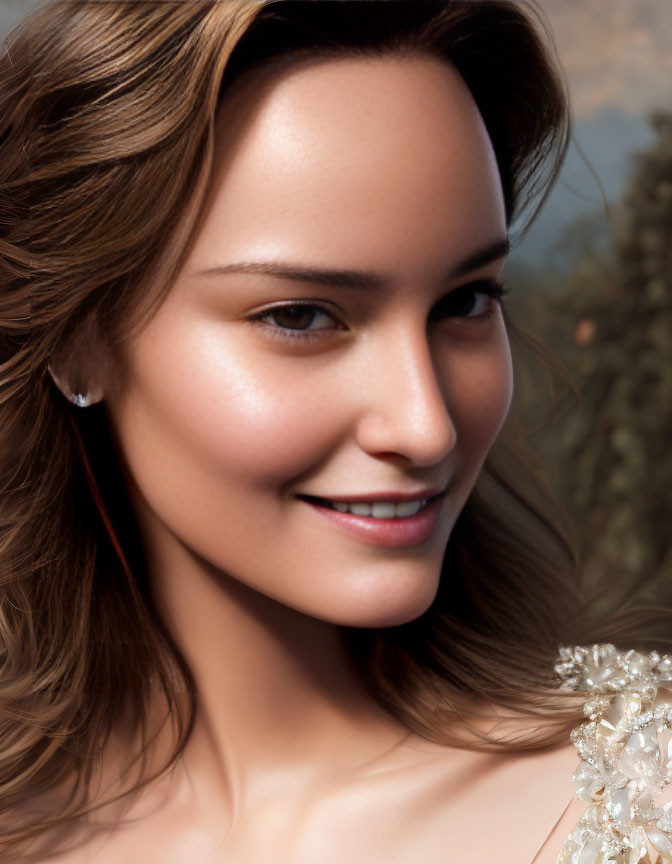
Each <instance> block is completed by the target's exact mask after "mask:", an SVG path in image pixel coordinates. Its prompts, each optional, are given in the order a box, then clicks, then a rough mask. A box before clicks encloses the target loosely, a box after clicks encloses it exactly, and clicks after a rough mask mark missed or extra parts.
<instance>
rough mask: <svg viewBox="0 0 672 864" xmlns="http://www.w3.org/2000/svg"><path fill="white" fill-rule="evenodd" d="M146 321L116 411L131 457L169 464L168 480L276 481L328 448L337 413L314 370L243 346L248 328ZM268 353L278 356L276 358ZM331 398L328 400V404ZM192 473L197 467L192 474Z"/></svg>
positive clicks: (142, 464)
mask: <svg viewBox="0 0 672 864" xmlns="http://www.w3.org/2000/svg"><path fill="white" fill-rule="evenodd" d="M185 331H186V328H181V329H180V332H179V338H178V333H177V331H175V332H173V330H172V328H167V327H165V325H164V326H162V327H160V328H159V327H157V328H156V330H155V331H152V330H148V331H146V332H145V333H144V334H143V337H142V339H141V340H140V341H139V343H138V344H137V345H136V348H135V350H134V353H133V356H132V358H131V370H132V375H131V382H130V387H129V390H128V392H127V394H126V395H125V397H124V399H123V401H122V403H121V405H120V410H119V411H118V416H119V418H120V419H119V423H120V426H121V433H122V440H124V441H125V449H126V450H127V451H128V452H127V459H128V460H129V462H133V461H135V462H137V470H138V471H139V472H142V471H144V470H146V466H148V465H152V466H154V469H155V470H156V469H159V470H160V469H161V467H164V468H167V467H168V466H169V467H170V472H171V474H172V477H173V484H174V486H177V485H178V482H179V475H180V474H182V479H183V485H186V484H187V483H189V478H190V477H192V478H193V482H201V481H203V480H204V479H205V478H207V479H209V480H210V481H212V480H213V479H215V478H217V479H218V480H219V482H227V481H228V482H230V481H232V480H234V479H237V480H240V482H244V483H245V484H246V485H249V486H250V487H254V486H259V487H263V486H268V485H278V484H282V483H283V482H285V481H287V480H288V479H290V478H292V477H294V476H296V475H298V474H300V473H302V472H303V471H306V470H307V469H308V468H309V467H310V466H311V465H312V464H314V461H315V460H316V459H317V458H319V457H320V456H322V455H323V454H324V452H325V448H328V447H329V445H330V442H331V439H332V438H333V436H334V433H336V434H338V427H339V424H338V421H337V418H336V417H335V416H334V408H333V403H331V402H330V401H329V400H324V399H322V400H318V399H317V398H316V393H319V392H320V390H323V389H324V382H322V387H321V388H320V387H319V386H318V385H319V382H318V381H316V380H315V378H316V377H317V376H316V373H315V372H314V371H313V372H311V371H303V372H302V374H300V375H299V374H296V370H292V368H290V367H288V364H287V363H286V361H285V362H284V363H283V362H278V358H277V357H273V356H272V355H270V354H269V353H268V352H267V353H266V354H264V353H263V352H259V351H254V350H250V348H251V346H252V345H253V340H250V338H249V336H247V337H246V338H243V339H240V340H237V339H235V338H227V339H226V340H225V339H223V338H222V336H221V333H218V332H216V331H214V332H213V330H212V328H211V327H207V328H206V327H203V328H200V327H194V328H193V329H192V330H191V331H186V332H185ZM274 361H275V362H274ZM330 406H331V407H330ZM194 472H195V473H194Z"/></svg>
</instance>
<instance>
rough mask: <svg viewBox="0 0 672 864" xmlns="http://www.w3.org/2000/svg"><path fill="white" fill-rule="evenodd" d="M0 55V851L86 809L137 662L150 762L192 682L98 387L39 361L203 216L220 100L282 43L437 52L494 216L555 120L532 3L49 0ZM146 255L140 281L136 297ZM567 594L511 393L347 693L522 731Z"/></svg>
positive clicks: (125, 324)
mask: <svg viewBox="0 0 672 864" xmlns="http://www.w3.org/2000/svg"><path fill="white" fill-rule="evenodd" d="M6 49H7V50H6V52H5V54H4V56H3V57H2V58H1V59H0V148H1V149H0V202H1V219H2V236H1V238H0V253H1V264H0V267H1V269H0V322H1V329H0V406H1V411H2V418H1V420H2V423H1V425H0V429H1V430H2V431H1V439H0V460H1V464H0V801H1V802H2V805H1V808H0V824H1V825H2V826H3V827H2V828H1V829H0V851H2V852H4V853H5V854H7V855H9V854H13V855H16V856H19V854H20V853H21V852H25V847H26V843H27V842H28V841H30V840H31V838H32V839H35V838H38V839H39V837H40V836H42V835H44V834H45V832H46V831H47V829H54V828H58V827H59V826H63V825H67V824H69V823H72V822H73V821H74V820H75V819H76V818H77V817H79V816H81V815H82V814H84V813H86V812H87V811H88V810H90V809H91V808H92V807H93V806H94V802H93V801H92V800H91V797H90V786H91V780H92V777H93V775H94V772H95V770H96V766H97V765H98V764H99V761H100V760H99V754H100V752H101V750H102V749H103V747H104V746H105V744H106V742H107V741H108V740H109V738H110V734H111V731H112V730H113V728H114V727H115V724H116V723H117V722H120V719H121V718H122V717H123V718H126V719H127V720H128V718H130V719H131V722H132V723H134V724H136V727H137V728H138V729H140V730H141V732H142V734H141V738H142V739H143V741H144V747H141V748H140V749H139V751H138V754H137V755H138V759H142V758H143V756H144V755H145V754H146V753H147V751H148V748H149V743H150V742H149V732H147V730H148V728H149V725H148V720H147V718H148V708H147V696H148V690H149V688H150V682H151V686H152V687H153V688H154V689H156V688H158V689H159V690H160V691H161V692H162V693H163V694H164V696H165V699H166V704H167V709H168V714H169V716H170V717H171V720H172V721H173V722H174V723H175V746H174V750H173V753H172V754H171V756H170V758H169V759H168V760H166V763H165V764H164V765H163V766H160V769H159V770H165V769H167V768H169V767H170V766H171V765H172V764H174V762H175V760H176V759H177V758H178V757H179V755H180V753H181V752H182V750H183V748H184V746H185V744H186V742H187V740H188V738H189V734H190V730H191V728H192V725H193V719H194V714H195V705H196V697H195V686H194V682H193V680H192V677H191V674H190V671H189V668H188V665H187V663H186V662H185V660H184V659H183V658H182V656H181V654H180V651H179V648H178V646H177V645H176V644H175V643H174V642H173V640H172V639H171V637H170V635H169V633H168V631H167V629H166V627H165V626H164V624H163V622H162V620H161V619H160V617H159V616H158V614H157V612H156V610H155V607H154V604H153V602H152V594H151V590H150V586H149V584H148V579H147V574H146V567H145V562H144V559H143V550H142V544H141V543H140V540H139V537H138V534H137V528H136V525H135V522H134V520H133V517H132V514H131V506H130V503H129V498H128V495H127V492H126V489H125V487H124V483H123V481H122V480H121V479H120V478H121V477H122V473H121V471H120V470H119V462H118V458H117V455H116V451H115V447H114V442H113V441H112V438H111V436H110V433H109V427H108V423H107V420H106V414H105V406H104V403H103V404H101V405H96V406H94V407H92V408H89V409H87V410H86V411H81V410H79V409H77V408H75V407H73V406H72V405H70V404H69V403H68V402H67V401H66V400H65V399H63V397H62V396H61V394H59V392H58V391H57V390H56V388H55V387H54V385H53V383H52V382H51V380H50V378H49V375H48V374H47V366H48V364H49V363H50V362H53V361H54V358H58V357H61V358H62V357H64V356H65V357H67V356H75V355H76V354H77V352H78V351H80V352H81V350H82V345H83V344H84V343H85V342H86V338H87V336H86V334H88V333H91V332H95V333H96V334H97V338H101V339H103V340H104V342H105V345H106V348H107V350H108V352H109V354H110V356H112V357H119V358H120V357H121V354H122V350H121V349H122V348H123V345H124V342H125V340H126V339H128V337H129V334H130V332H131V330H132V327H133V326H134V324H135V323H138V321H139V319H135V318H134V315H133V314H132V313H135V312H136V311H137V310H138V309H140V308H144V309H145V311H147V312H148V311H150V310H151V308H155V306H154V304H156V303H158V302H160V300H161V297H162V296H164V295H165V291H167V290H169V288H170V284H171V278H172V277H173V276H174V275H175V274H176V273H177V272H178V270H179V267H180V264H181V262H182V261H183V260H184V258H185V255H186V252H187V250H188V248H189V243H190V242H191V240H192V238H193V236H194V233H195V231H196V230H197V227H198V224H199V218H200V215H201V214H202V212H203V210H204V202H205V197H206V193H207V188H208V179H209V177H210V174H211V170H212V164H213V148H214V128H215V117H216V114H217V112H218V107H219V105H220V102H221V100H222V96H223V94H224V93H228V92H229V91H230V90H231V89H232V88H234V87H236V86H237V85H238V84H239V83H240V82H241V81H242V80H244V79H245V78H248V77H249V76H251V75H257V74H265V73H268V72H271V73H272V72H273V70H279V69H283V68H286V67H287V66H289V65H290V64H293V63H296V62H299V61H300V60H301V59H302V58H316V59H320V58H325V59H327V58H335V57H353V56H386V55H390V54H422V55H431V56H435V57H439V58H442V59H444V60H445V61H446V62H449V63H451V64H453V65H454V66H455V67H456V68H457V69H458V71H459V72H460V74H461V75H462V76H463V78H464V80H465V81H466V83H467V85H468V86H469V88H470V90H471V93H472V94H473V96H474V99H475V101H476V103H477V105H478V107H479V109H480V112H481V114H482V116H483V119H484V121H485V124H486V126H487V129H488V131H489V134H490V138H491V140H492V143H493V147H494V151H495V154H496V157H497V163H498V166H499V172H500V176H501V181H502V188H503V192H504V199H505V204H506V214H507V221H508V223H509V225H511V224H512V223H514V221H515V220H516V219H518V217H519V216H521V214H522V215H524V214H528V221H529V218H531V216H532V215H534V213H535V212H536V209H537V208H538V206H540V203H541V202H542V201H543V199H544V197H545V195H546V194H547V191H548V189H549V187H550V184H551V181H552V180H553V178H554V177H555V175H556V173H557V171H558V169H559V166H560V164H561V161H562V158H563V156H564V153H565V150H566V147H567V141H568V135H569V125H570V124H569V112H568V106H567V99H566V95H565V87H564V84H563V79H562V75H561V73H560V71H559V68H558V66H557V63H556V60H555V56H554V52H553V49H552V44H551V42H550V40H549V37H548V36H547V34H546V32H545V29H544V25H543V21H542V20H541V19H540V18H539V16H538V13H537V12H536V11H535V7H534V6H533V5H531V4H529V3H524V2H513V0H442V2H423V0H410V2H408V0H394V2H390V0H374V2H365V0H356V2H347V0H346V2H331V3H328V2H317V0H307V2H306V0H304V2H286V0H275V2H273V0H249V2H226V0H225V2H221V0H219V2H217V0H188V2H162V3H155V2H142V0H124V2H119V0H115V2H100V0H58V2H52V3H50V4H48V5H47V6H45V7H44V8H42V9H40V10H39V11H37V12H36V13H34V14H33V15H31V16H30V17H29V18H27V19H26V20H25V21H24V22H23V23H22V24H21V25H20V26H19V27H18V28H16V29H15V30H14V32H13V33H12V34H11V35H10V37H9V38H8V40H7V42H6ZM187 205H188V206H187ZM185 210H187V212H188V214H189V216H188V219H187V220H186V223H185V221H184V212H185ZM516 224H520V223H519V222H518V223H516ZM176 237H179V238H180V239H179V242H175V238H176ZM159 267H161V268H165V273H166V274H167V276H166V278H165V279H162V280H161V282H162V286H163V287H162V289H161V291H158V290H154V288H152V290H151V291H150V286H151V285H152V284H153V281H154V282H155V281H156V280H155V279H154V280H153V279H152V277H153V276H155V274H156V272H157V269H158V268H159ZM505 320H506V323H507V327H508V330H509V333H510V335H511V338H512V342H513V346H514V349H515V351H516V352H517V353H516V354H514V358H516V357H518V358H522V357H523V356H524V355H525V354H528V355H529V354H530V349H531V351H532V353H533V354H534V358H535V361H534V362H535V363H536V364H537V365H538V366H539V365H540V366H541V368H543V369H544V370H546V371H547V373H548V375H549V376H551V379H549V380H552V377H553V376H554V375H555V374H556V373H557V374H560V376H561V377H564V378H565V379H566V377H567V376H566V374H565V373H564V370H563V369H562V368H561V367H559V366H558V364H557V363H556V362H555V361H554V359H553V358H552V356H551V355H550V354H549V353H548V352H546V351H545V349H544V348H543V347H542V346H541V345H540V344H539V343H537V342H536V340H535V339H534V338H533V337H532V336H531V335H530V334H529V333H526V332H525V331H523V330H522V329H520V328H518V327H517V326H516V325H515V324H514V322H513V321H512V320H510V316H509V315H508V313H507V312H506V310H505ZM516 362H517V363H519V362H522V361H521V360H520V359H517V360H516ZM579 588H580V586H579V566H578V560H577V554H576V550H575V540H574V537H573V533H572V529H571V525H570V523H569V520H568V519H567V517H566V516H565V515H564V513H563V511H562V509H561V507H560V506H559V504H558V503H557V501H556V500H555V498H554V497H553V495H552V494H551V493H550V492H549V490H548V489H547V488H546V486H545V485H544V482H543V479H542V470H541V465H540V464H539V462H538V460H537V458H536V456H535V455H534V453H533V451H532V450H531V449H530V448H529V446H528V444H527V443H526V437H525V432H524V429H523V425H522V422H521V415H520V411H518V410H517V409H516V407H515V404H514V406H513V408H512V410H511V411H510V413H509V417H508V418H507V421H506V423H505V425H504V427H503V429H502V432H501V433H500V436H499V437H498V439H497V441H496V442H495V444H494V446H493V447H492V450H491V451H490V453H489V455H488V458H487V460H486V463H485V465H484V468H483V470H482V473H481V476H480V477H479V479H478V481H477V483H476V486H475V488H474V490H473V492H472V494H471V496H470V498H469V500H468V502H467V504H466V506H465V507H464V509H463V512H462V513H461V515H460V517H459V519H458V521H457V523H456V525H455V527H454V530H453V533H452V536H451V538H450V541H449V544H448V548H447V551H446V556H445V566H444V575H443V579H442V580H441V586H440V589H439V593H438V595H437V597H436V600H435V602H434V603H433V605H432V607H431V608H430V609H429V610H428V611H427V612H426V613H425V614H424V615H422V616H421V617H420V618H418V619H417V620H415V621H413V622H410V623H408V624H405V625H402V626H397V627H390V628H385V629H379V630H356V629H348V628H343V639H344V644H345V646H346V648H347V651H348V656H349V657H350V658H351V661H352V663H353V664H354V667H355V668H356V670H357V672H358V674H360V675H361V677H362V680H363V681H364V682H365V684H366V687H367V689H368V692H369V693H370V694H371V696H372V697H373V698H374V699H375V700H377V702H378V703H379V704H381V705H382V706H383V707H384V708H385V710H387V711H388V712H390V713H392V714H394V715H395V716H396V717H397V718H399V719H401V720H402V721H403V722H404V723H405V724H406V725H407V726H408V727H409V728H411V729H413V730H415V731H417V732H419V733H420V734H421V735H424V736H425V737H427V738H430V739H433V740H435V741H440V742H444V743H458V744H459V746H468V747H474V748H500V749H503V750H506V749H512V748H514V749H515V748H517V749H532V748H536V747H541V746H545V745H548V744H552V743H557V742H560V741H564V740H565V737H566V733H567V730H568V729H569V728H570V727H571V725H573V724H575V723H576V722H577V719H578V718H579V717H580V711H579V712H578V713H577V707H576V704H575V703H573V704H571V705H568V704H567V703H566V702H561V701H559V700H558V698H554V696H553V692H554V688H555V686H556V682H555V681H554V680H553V661H554V658H555V655H556V653H557V647H558V643H559V642H573V641H580V639H581V634H580V632H579V625H578V623H577V622H579V621H580V617H579V612H580V611H581V608H580V607H581V600H580V591H579ZM184 693H186V694H187V695H188V700H187V702H188V704H187V706H186V709H185V707H184V705H183V702H182V700H181V699H180V697H179V694H184ZM464 694H470V695H472V696H473V694H476V695H478V696H479V697H482V698H484V699H486V700H488V701H489V702H490V703H494V704H495V705H497V706H503V707H509V708H515V709H516V710H519V711H522V712H523V713H524V714H525V715H527V716H529V717H531V718H533V719H535V718H536V720H538V721H541V720H542V719H543V720H544V722H540V723H539V728H538V729H537V731H536V733H535V734H532V735H529V736H527V737H525V738H524V739H521V740H509V739H506V740H502V739H496V740H495V739H494V738H489V737H488V736H484V737H479V736H478V735H474V736H472V737H471V738H469V737H468V736H465V735H458V732H457V729H458V728H459V724H456V721H457V720H458V718H459V717H460V715H461V714H462V713H464V711H465V710H466V708H465V705H466V703H465V705H461V702H460V697H461V696H463V695H464ZM551 720H552V721H553V722H550V721H551ZM145 733H146V734H145ZM152 776H156V772H155V773H154V774H153V775H152ZM149 779H151V778H149ZM141 782H148V777H144V779H143V780H142V781H141ZM134 788H137V784H135V786H134ZM57 790H61V791H62V790H66V792H67V794H65V795H62V796H61V797H60V798H59V799H58V800H59V804H58V806H55V805H50V809H49V811H48V812H47V813H45V812H37V811H36V810H35V809H34V808H33V807H32V806H31V802H34V801H35V800H37V799H39V798H41V797H42V796H47V797H48V796H49V794H50V793H52V792H54V793H55V792H56V791H57ZM51 848H52V849H53V845H52V847H51ZM15 860H28V856H27V852H26V853H25V859H24V858H21V859H20V858H18V857H17V858H16V859H15Z"/></svg>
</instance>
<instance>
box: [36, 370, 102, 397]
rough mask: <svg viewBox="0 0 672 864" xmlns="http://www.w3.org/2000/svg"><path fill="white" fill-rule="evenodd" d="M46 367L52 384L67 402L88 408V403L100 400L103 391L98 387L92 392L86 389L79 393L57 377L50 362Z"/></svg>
mask: <svg viewBox="0 0 672 864" xmlns="http://www.w3.org/2000/svg"><path fill="white" fill-rule="evenodd" d="M47 369H48V370H49V374H50V375H51V378H52V380H53V382H54V384H55V385H56V386H57V387H58V389H59V390H60V391H61V393H62V394H63V395H64V396H65V398H66V399H67V400H68V402H72V404H73V405H76V406H77V407H78V408H88V407H89V405H95V404H96V402H100V401H101V400H102V398H103V393H102V391H101V390H100V389H98V390H95V391H94V392H90V391H87V392H86V393H79V392H77V391H76V390H72V389H71V388H70V387H69V385H68V384H66V383H65V382H64V381H63V379H61V378H59V377H58V375H57V374H56V373H55V372H54V370H53V368H52V366H51V363H48V364H47Z"/></svg>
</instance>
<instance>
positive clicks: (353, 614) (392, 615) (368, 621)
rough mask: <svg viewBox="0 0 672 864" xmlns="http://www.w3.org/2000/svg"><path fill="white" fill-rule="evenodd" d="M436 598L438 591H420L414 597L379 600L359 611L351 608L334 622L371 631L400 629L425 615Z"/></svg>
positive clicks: (363, 604) (362, 607)
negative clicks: (381, 628)
mask: <svg viewBox="0 0 672 864" xmlns="http://www.w3.org/2000/svg"><path fill="white" fill-rule="evenodd" d="M435 597H436V589H434V590H432V591H431V592H428V591H426V590H418V591H416V592H415V593H414V595H412V596H409V595H405V596H399V597H397V598H390V597H387V598H384V600H381V598H378V600H377V602H376V603H366V604H365V603H362V604H361V606H360V608H359V609H353V608H352V607H350V609H349V610H347V611H345V612H344V613H343V614H342V615H340V616H339V619H338V620H334V623H336V624H340V625H342V626H344V627H362V628H371V629H373V628H380V627H398V626H400V625H401V624H408V622H409V621H415V619H416V618H419V617H420V616H421V615H424V613H425V612H426V611H427V610H428V609H429V608H430V606H431V605H432V603H433V602H434V598H435ZM393 601H394V602H393Z"/></svg>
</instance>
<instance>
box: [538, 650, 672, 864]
mask: <svg viewBox="0 0 672 864" xmlns="http://www.w3.org/2000/svg"><path fill="white" fill-rule="evenodd" d="M555 671H556V673H557V675H558V677H559V678H560V679H561V680H562V684H561V689H570V690H586V691H588V692H589V694H590V695H589V698H588V701H587V702H586V704H585V706H584V713H585V715H586V717H587V719H586V720H585V721H584V722H583V723H582V724H581V725H580V726H578V727H577V728H576V729H574V730H573V731H572V733H571V736H570V737H571V740H572V742H573V744H574V746H575V747H576V749H577V750H578V753H579V756H580V761H579V765H578V767H577V768H576V770H575V771H574V774H573V776H572V781H573V783H574V785H575V787H576V794H577V796H578V798H580V799H581V801H585V802H587V804H588V807H587V808H586V812H585V814H584V815H583V816H582V817H581V819H580V820H579V823H578V824H577V826H576V828H575V829H574V830H573V831H572V833H571V834H570V835H569V836H568V837H567V839H566V840H565V842H564V844H563V846H562V850H561V851H560V855H559V856H558V860H557V864H672V655H670V654H665V655H660V654H658V653H657V652H655V651H653V652H651V653H650V654H648V655H647V654H639V653H638V652H636V651H625V652H621V651H619V650H618V649H617V648H615V647H614V646H613V645H609V644H602V645H592V646H590V647H580V646H578V647H571V648H570V647H566V646H562V647H561V648H560V657H559V662H558V664H557V666H556V667H555ZM665 700H667V701H665Z"/></svg>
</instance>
